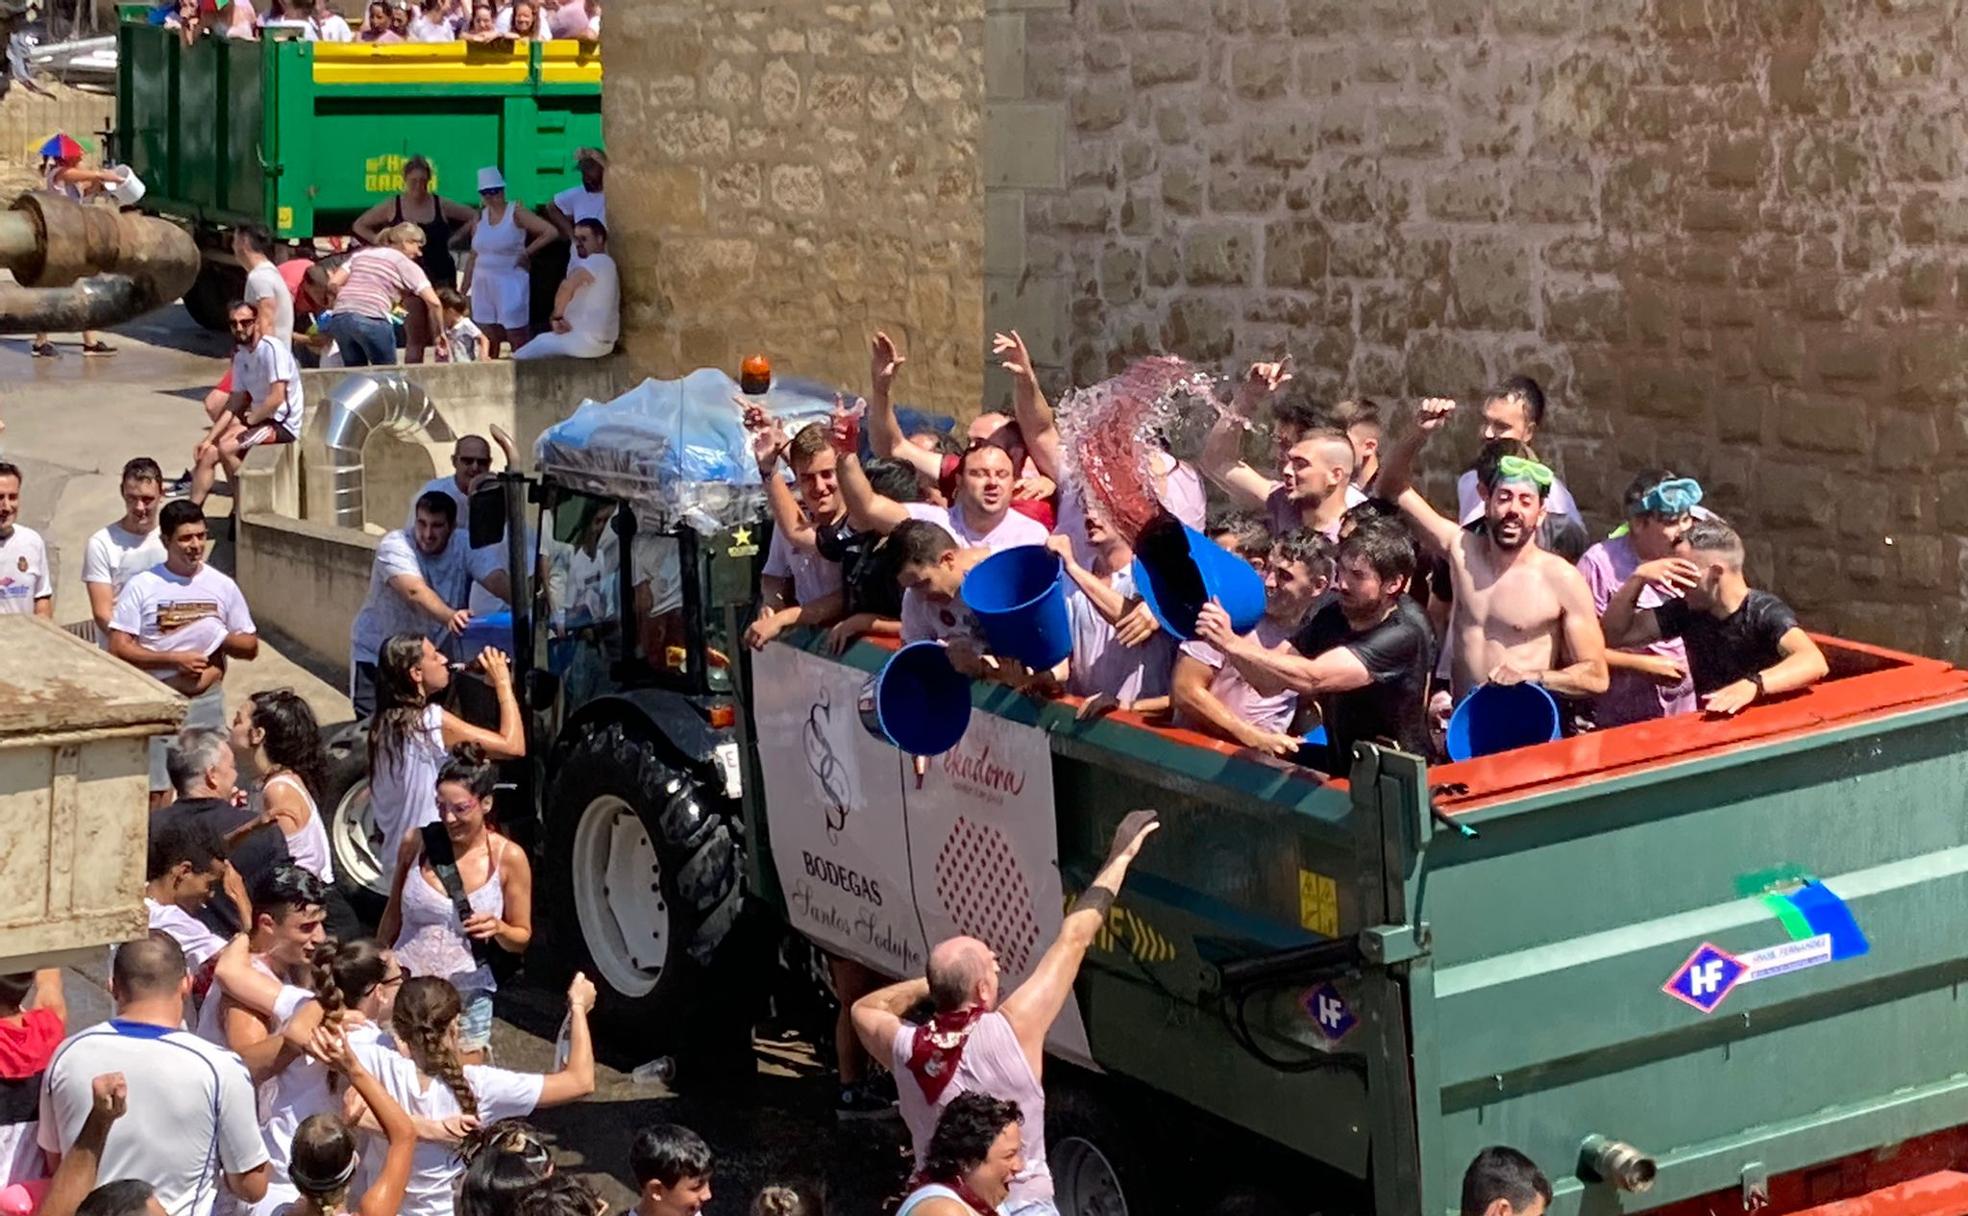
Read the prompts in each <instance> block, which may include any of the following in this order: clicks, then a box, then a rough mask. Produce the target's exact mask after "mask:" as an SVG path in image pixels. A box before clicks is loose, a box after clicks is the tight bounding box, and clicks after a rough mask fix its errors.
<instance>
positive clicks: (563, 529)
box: [540, 494, 622, 705]
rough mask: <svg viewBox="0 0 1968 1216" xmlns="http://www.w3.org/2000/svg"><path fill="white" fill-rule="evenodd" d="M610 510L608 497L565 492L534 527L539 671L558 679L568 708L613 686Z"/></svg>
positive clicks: (618, 563) (618, 634)
mask: <svg viewBox="0 0 1968 1216" xmlns="http://www.w3.org/2000/svg"><path fill="white" fill-rule="evenodd" d="M616 509H617V508H616V504H615V503H614V502H613V501H611V500H609V499H604V498H590V497H588V496H587V495H585V494H568V495H567V496H566V497H564V498H562V499H561V500H560V501H559V502H558V503H556V504H555V505H554V509H553V516H552V523H551V526H550V527H546V528H542V529H541V535H540V564H541V565H542V566H543V567H544V568H545V571H544V572H545V575H546V577H545V579H544V580H543V582H542V596H543V599H544V601H545V602H544V603H543V604H542V605H541V608H542V611H541V613H540V616H541V620H542V622H543V623H544V625H545V628H546V633H547V666H548V669H549V670H551V671H552V672H554V674H556V675H558V676H560V678H561V680H562V681H563V683H564V686H565V689H566V698H565V699H566V703H567V704H569V705H580V704H583V703H585V702H587V701H589V700H591V699H593V698H594V697H596V696H599V695H601V694H602V693H605V692H608V691H611V690H612V689H613V688H614V687H615V680H614V676H613V675H612V672H613V670H614V667H615V664H616V663H617V662H618V661H619V660H620V659H621V657H622V629H621V568H622V559H621V549H622V542H621V537H619V536H617V535H616V533H615V528H614V518H615V511H616Z"/></svg>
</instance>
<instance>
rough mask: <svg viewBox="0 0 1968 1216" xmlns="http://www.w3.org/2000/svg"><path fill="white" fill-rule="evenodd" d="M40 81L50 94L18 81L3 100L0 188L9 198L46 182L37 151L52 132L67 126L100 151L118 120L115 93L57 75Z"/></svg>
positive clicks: (1, 104)
mask: <svg viewBox="0 0 1968 1216" xmlns="http://www.w3.org/2000/svg"><path fill="white" fill-rule="evenodd" d="M35 83H36V84H38V85H40V86H41V88H43V89H44V90H46V93H47V95H46V96H43V95H42V94H39V93H35V92H31V91H30V90H28V89H27V88H25V87H23V86H21V85H19V84H16V85H15V86H14V87H13V88H11V89H9V90H7V96H6V99H5V100H0V192H5V194H6V198H7V199H8V200H9V201H11V200H12V198H13V195H14V192H17V191H20V190H27V189H32V188H34V187H36V186H39V185H40V184H41V174H40V166H41V157H40V155H39V153H38V152H37V151H36V150H37V149H38V148H40V146H41V145H42V144H43V143H45V142H47V139H48V137H49V136H50V135H53V134H54V133H55V132H57V131H66V132H68V133H69V134H70V135H73V136H75V137H77V138H78V139H86V140H88V141H89V143H90V145H91V146H92V147H95V148H96V149H98V150H101V148H102V132H103V131H105V130H107V129H108V128H110V127H112V126H114V125H115V124H116V98H115V97H114V96H112V95H111V94H108V93H95V92H90V91H88V90H86V89H78V88H76V87H74V86H73V85H66V84H60V83H57V82H55V81H53V80H38V81H36V82H35ZM90 163H92V164H93V163H95V162H94V160H93V159H92V160H91V162H90Z"/></svg>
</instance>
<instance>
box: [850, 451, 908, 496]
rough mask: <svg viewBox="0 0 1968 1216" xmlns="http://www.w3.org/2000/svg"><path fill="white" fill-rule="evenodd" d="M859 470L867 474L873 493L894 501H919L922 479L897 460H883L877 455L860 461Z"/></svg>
mask: <svg viewBox="0 0 1968 1216" xmlns="http://www.w3.org/2000/svg"><path fill="white" fill-rule="evenodd" d="M861 471H862V472H863V473H865V474H867V475H868V484H869V485H871V486H873V487H874V489H875V493H877V494H879V495H881V496H882V497H883V498H892V499H894V500H895V501H896V502H921V501H922V481H921V480H920V479H919V478H918V477H917V476H916V470H915V469H914V468H913V467H912V466H910V465H906V464H903V463H902V462H901V461H899V460H884V459H882V458H881V457H879V456H875V457H870V458H869V459H867V460H864V461H862V462H861Z"/></svg>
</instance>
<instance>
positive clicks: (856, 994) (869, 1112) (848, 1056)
mask: <svg viewBox="0 0 1968 1216" xmlns="http://www.w3.org/2000/svg"><path fill="white" fill-rule="evenodd" d="M827 974H828V976H829V977H830V978H831V979H832V980H833V985H834V997H835V999H836V1000H838V1001H839V1002H840V1013H839V1014H838V1015H836V1016H835V1019H834V1068H835V1070H836V1071H837V1072H838V1074H839V1076H840V1098H839V1100H838V1101H837V1102H836V1103H835V1105H834V1114H835V1116H836V1117H838V1118H842V1119H859V1118H867V1117H869V1116H875V1115H882V1114H886V1113H887V1112H888V1110H889V1104H888V1102H887V1101H886V1100H885V1099H883V1098H881V1097H879V1096H878V1095H875V1094H871V1093H869V1092H868V1090H867V1089H866V1088H865V1086H866V1082H867V1080H868V1053H867V1051H865V1050H864V1049H863V1048H862V1046H861V1040H860V1038H859V1037H858V1036H857V1035H855V1033H854V1018H853V1014H852V1010H853V1008H854V1002H856V1001H858V1000H860V999H861V998H862V997H864V996H866V995H868V994H869V993H870V992H873V991H874V990H875V989H877V988H879V987H881V977H879V976H877V975H876V974H875V973H874V972H872V971H870V970H868V969H867V968H866V967H864V966H862V965H861V964H860V963H857V962H855V961H854V960H853V959H846V958H837V957H835V956H834V955H831V954H830V955H828V956H827Z"/></svg>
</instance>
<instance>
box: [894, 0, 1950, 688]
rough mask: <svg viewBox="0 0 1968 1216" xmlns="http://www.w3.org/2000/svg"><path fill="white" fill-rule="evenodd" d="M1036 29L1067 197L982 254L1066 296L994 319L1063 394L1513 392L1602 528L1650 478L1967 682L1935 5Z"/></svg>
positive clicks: (1602, 4)
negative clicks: (1638, 482) (1518, 384)
mask: <svg viewBox="0 0 1968 1216" xmlns="http://www.w3.org/2000/svg"><path fill="white" fill-rule="evenodd" d="M932 7H937V6H932ZM1009 7H1012V8H1020V9H1022V8H1024V7H1026V6H1025V5H1018V4H1012V5H1010V6H1009ZM1038 9H1039V10H1040V11H1033V12H1028V13H1025V14H1023V15H1022V17H1021V19H1020V23H1019V24H1020V28H1019V29H1018V30H1017V31H1016V33H1017V34H1018V35H1019V37H1021V38H1022V39H1023V42H1022V48H1023V50H1022V53H1023V56H1024V63H1023V67H1024V70H1025V72H1026V75H1027V78H1028V79H1030V78H1032V77H1034V76H1037V77H1038V78H1040V79H1042V80H1043V81H1045V82H1046V84H1045V87H1046V88H1047V89H1048V90H1049V96H1051V97H1052V98H1055V99H1058V104H1060V105H1062V106H1063V107H1064V108H1065V109H1066V110H1067V112H1068V113H1069V115H1070V124H1069V125H1068V127H1067V128H1066V133H1065V139H1064V144H1065V146H1064V148H1063V161H1062V163H1063V165H1064V166H1065V177H1064V179H1063V181H1062V183H1061V188H1059V189H1055V190H1043V189H1031V190H1025V191H1022V192H1021V194H1020V198H1019V204H1020V205H1019V208H1018V212H1017V214H1016V215H1012V216H1004V215H998V214H997V213H994V220H995V221H996V224H995V226H994V228H993V235H994V246H993V248H992V249H991V250H990V252H989V256H990V257H991V258H992V259H993V260H994V262H998V263H1000V264H1002V261H1003V259H1004V258H1005V257H1006V255H1005V254H1003V253H1001V251H1000V250H999V249H998V248H997V247H996V244H995V242H996V241H997V240H998V239H1000V237H999V234H1000V233H1004V232H1011V233H1012V234H1013V237H1014V239H1017V240H1019V241H1021V242H1022V249H1021V250H1020V251H1019V256H1018V259H1017V272H1018V275H1019V280H1020V281H1022V282H1025V283H1027V284H1030V283H1035V282H1044V281H1047V280H1051V281H1054V282H1057V283H1058V284H1060V291H1061V294H1062V296H1063V299H1061V300H1059V301H1056V302H1053V303H1051V304H1048V302H1047V301H1045V300H1043V299H1036V300H1034V301H1032V302H1031V304H1030V306H1029V307H1028V308H1027V309H1026V310H1025V311H1024V317H1025V323H1026V324H1028V325H1045V324H1050V323H1054V322H1056V323H1057V324H1059V325H1060V326H1061V327H1062V328H1063V329H1064V331H1065V336H1064V340H1063V341H1060V342H1057V343H1053V344H1050V345H1049V346H1048V348H1047V349H1046V350H1044V351H1041V352H1040V358H1041V359H1044V360H1047V361H1049V362H1051V363H1052V364H1053V365H1054V367H1053V368H1052V371H1053V374H1054V378H1055V379H1056V380H1064V379H1065V378H1067V377H1068V376H1070V377H1071V379H1072V380H1073V381H1075V382H1077V383H1086V382H1088V381H1090V380H1093V379H1097V378H1099V377H1101V376H1102V375H1105V374H1106V373H1108V372H1109V371H1111V370H1113V369H1115V368H1116V367H1118V366H1119V365H1120V364H1121V363H1122V362H1123V361H1125V360H1126V359H1128V358H1129V357H1131V356H1133V355H1136V354H1139V353H1143V352H1148V351H1155V350H1167V351H1172V352H1176V353H1181V354H1185V355H1188V356H1190V357H1192V358H1196V359H1199V360H1203V361H1206V362H1212V363H1218V362H1220V363H1222V364H1223V365H1224V366H1225V367H1226V368H1228V367H1230V366H1233V365H1235V364H1237V363H1241V362H1243V361H1245V360H1249V359H1252V358H1255V357H1258V356H1261V355H1270V356H1275V355H1276V354H1278V353H1280V352H1284V351H1287V350H1289V351H1290V352H1292V353H1293V355H1294V356H1295V357H1296V360H1297V364H1298V371H1299V375H1300V376H1301V377H1303V378H1305V379H1307V380H1309V382H1310V386H1311V388H1312V389H1313V390H1314V391H1315V392H1316V393H1317V394H1319V395H1321V396H1323V397H1326V398H1332V397H1336V396H1338V395H1341V394H1350V393H1365V394H1370V395H1372V396H1375V397H1381V398H1388V399H1395V400H1404V401H1405V400H1408V399H1411V398H1413V397H1415V396H1417V395H1420V394H1423V393H1444V394H1461V395H1464V396H1465V397H1466V396H1467V395H1469V394H1471V393H1473V392H1474V391H1475V390H1476V389H1477V388H1478V386H1480V385H1482V384H1484V383H1486V382H1489V381H1493V380H1495V379H1497V378H1498V377H1500V376H1503V375H1507V374H1509V373H1511V372H1514V371H1519V370H1522V371H1527V372H1530V373H1532V374H1534V375H1536V376H1538V377H1539V378H1540V379H1541V380H1543V381H1544V382H1545V383H1546V384H1547V385H1548V386H1549V388H1550V390H1551V394H1552V399H1553V403H1554V408H1553V414H1552V417H1551V419H1550V421H1549V423H1548V425H1547V428H1546V432H1545V433H1544V435H1542V436H1541V437H1540V447H1541V448H1542V449H1544V450H1545V452H1546V453H1547V454H1548V455H1549V456H1550V457H1554V458H1555V463H1557V464H1558V465H1559V466H1560V467H1561V469H1562V471H1563V472H1564V474H1565V475H1566V477H1567V479H1568V480H1569V481H1570V482H1571V484H1572V485H1573V486H1574V488H1575V489H1576V490H1577V492H1578V495H1579V497H1580V499H1581V501H1582V502H1584V503H1585V504H1586V505H1587V507H1588V509H1589V510H1590V511H1591V512H1593V513H1594V514H1595V516H1596V520H1595V522H1597V523H1608V522H1610V515H1611V512H1612V511H1614V510H1616V505H1617V501H1618V499H1617V495H1618V492H1619V489H1620V487H1621V486H1622V485H1623V484H1624V482H1625V480H1626V478H1627V477H1628V476H1629V475H1630V474H1631V473H1632V472H1633V471H1634V470H1635V469H1636V468H1637V467H1639V466H1641V465H1643V464H1648V463H1653V462H1666V463H1669V464H1672V465H1674V466H1675V467H1676V468H1678V469H1681V470H1684V471H1688V472H1691V473H1693V474H1695V475H1697V476H1699V477H1700V478H1701V479H1702V481H1703V483H1704V484H1705V485H1707V486H1708V487H1709V488H1710V491H1711V502H1712V504H1713V505H1714V506H1716V507H1717V508H1718V509H1720V510H1722V511H1724V512H1726V513H1728V514H1729V515H1730V516H1732V517H1734V518H1735V519H1737V520H1738V522H1739V523H1741V524H1742V525H1743V527H1744V530H1745V532H1746V533H1747V536H1748V539H1749V541H1750V543H1751V548H1752V558H1753V569H1752V577H1753V578H1755V579H1758V580H1760V581H1762V582H1763V583H1765V584H1766V585H1769V586H1772V587H1773V588H1774V589H1775V590H1777V591H1779V592H1780V593H1782V594H1785V595H1787V596H1789V597H1790V598H1791V599H1792V600H1793V601H1794V602H1795V603H1796V604H1797V605H1798V607H1799V608H1800V609H1802V610H1804V612H1805V613H1806V615H1807V618H1808V620H1809V622H1810V623H1811V624H1812V625H1814V626H1816V627H1819V628H1823V629H1826V630H1829V631H1832V632H1837V633H1842V634H1846V635H1848V636H1854V637H1859V638H1865V639H1870V640H1875V641H1879V642H1883V643H1889V644H1893V645H1897V646H1902V647H1906V648H1909V649H1915V650H1921V651H1925V652H1927V653H1934V654H1946V655H1949V656H1952V657H1956V658H1961V657H1963V656H1964V645H1963V625H1964V611H1963V609H1964V600H1963V576H1964V563H1963V546H1962V542H1961V539H1960V534H1961V532H1962V531H1964V530H1968V406H1964V404H1963V399H1962V390H1963V387H1964V383H1963V382H1964V371H1963V369H1964V363H1965V362H1968V360H1964V355H1968V349H1964V348H1965V347H1968V337H1965V336H1964V334H1963V332H1962V321H1963V311H1962V310H1963V308H1964V306H1968V269H1963V263H1962V253H1963V249H1964V245H1968V189H1965V188H1964V187H1968V178H1964V157H1968V138H1965V137H1968V119H1964V109H1963V104H1962V95H1961V89H1962V85H1961V81H1962V80H1963V79H1964V78H1965V77H1968V72H1965V71H1964V69H1965V68H1968V62H1964V60H1965V59H1968V55H1964V51H1963V47H1962V42H1961V32H1960V28H1959V20H1960V13H1959V9H1960V6H1959V4H1958V3H1954V2H1950V0H1873V2H1870V3H1864V4H1850V3H1844V2H1842V0H1487V2H1484V0H1078V3H1077V4H1076V5H1075V6H1074V7H1073V8H1072V9H1071V10H1070V11H1068V10H1066V9H1064V8H1056V9H1055V8H1054V7H1053V6H1051V5H1048V4H1040V5H1039V6H1038ZM999 58H1000V59H1002V56H1000V57H999ZM1021 120H1022V119H1021ZM1048 130H1049V128H1048ZM1004 139H1014V142H1015V137H1013V136H1010V135H1001V134H998V133H995V132H994V134H993V136H992V146H999V143H1000V141H1002V140H1004ZM1014 223H1015V225H1016V227H1015V228H1014V227H1013V225H1014ZM993 319H994V320H998V319H1000V318H999V316H997V315H994V317H993ZM1002 319H1003V320H1004V321H1005V322H1006V323H1018V322H1019V320H1020V316H1019V315H1018V313H1017V312H1016V311H1015V310H1014V311H1013V312H1012V314H1011V315H1006V316H1003V317H1002ZM1460 440H1461V441H1460V444H1459V445H1458V444H1456V443H1443V444H1441V445H1440V446H1441V447H1442V448H1443V449H1444V451H1443V452H1442V453H1441V456H1440V458H1439V459H1441V460H1442V461H1443V462H1445V463H1446V462H1448V461H1452V460H1456V459H1460V458H1466V456H1467V455H1470V454H1473V448H1474V441H1473V432H1472V431H1469V430H1468V429H1466V428H1465V430H1464V431H1463V433H1462V434H1461V436H1460Z"/></svg>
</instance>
